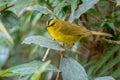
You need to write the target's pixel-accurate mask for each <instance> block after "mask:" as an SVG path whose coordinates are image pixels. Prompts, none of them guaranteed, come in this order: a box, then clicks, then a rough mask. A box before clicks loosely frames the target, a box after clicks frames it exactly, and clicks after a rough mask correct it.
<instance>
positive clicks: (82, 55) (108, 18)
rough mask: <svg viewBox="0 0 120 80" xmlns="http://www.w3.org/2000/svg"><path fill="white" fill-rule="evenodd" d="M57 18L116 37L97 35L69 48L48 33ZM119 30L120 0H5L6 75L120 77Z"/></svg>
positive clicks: (2, 62)
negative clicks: (45, 59)
mask: <svg viewBox="0 0 120 80" xmlns="http://www.w3.org/2000/svg"><path fill="white" fill-rule="evenodd" d="M51 18H58V19H62V20H66V21H69V22H73V23H75V24H77V25H80V24H82V25H84V26H85V27H86V28H88V29H90V30H95V31H100V32H106V33H110V34H112V35H113V37H112V38H107V37H100V36H91V37H89V38H85V39H82V40H81V41H79V43H76V44H75V45H74V46H73V47H72V48H69V46H65V49H64V47H63V45H61V44H59V43H58V42H56V41H54V40H52V39H51V37H50V35H49V34H48V32H47V29H46V28H47V27H46V26H45V24H46V21H47V20H49V19H51ZM119 29H120V1H119V0H24V1H23V0H0V80H55V79H56V80H57V79H58V78H59V80H119V79H120V68H119V67H120V42H119V40H120V30H119ZM58 36H59V35H58ZM23 43H24V44H23ZM31 43H32V44H31ZM47 48H49V49H50V50H49V52H48V53H49V55H48V57H47V60H48V61H45V62H43V61H42V57H43V55H44V53H47V52H46V50H48V49H47ZM64 50H66V51H64ZM62 54H64V56H62Z"/></svg>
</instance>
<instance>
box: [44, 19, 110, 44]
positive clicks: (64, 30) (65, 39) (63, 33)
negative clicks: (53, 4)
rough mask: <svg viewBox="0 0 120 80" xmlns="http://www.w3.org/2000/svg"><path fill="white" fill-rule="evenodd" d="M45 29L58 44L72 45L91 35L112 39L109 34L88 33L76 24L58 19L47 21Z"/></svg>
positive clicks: (88, 31)
mask: <svg viewBox="0 0 120 80" xmlns="http://www.w3.org/2000/svg"><path fill="white" fill-rule="evenodd" d="M46 25H47V29H48V32H49V33H50V35H51V36H52V37H53V38H54V39H55V40H56V41H58V42H62V43H64V44H70V45H73V44H74V43H75V42H77V41H79V40H80V39H81V38H84V37H89V36H91V35H101V36H108V37H112V35H111V34H108V33H103V32H96V31H90V30H88V29H86V28H85V27H84V26H78V25H76V24H73V23H70V22H67V21H62V20H58V19H51V20H49V21H47V24H46Z"/></svg>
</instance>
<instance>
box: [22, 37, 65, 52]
mask: <svg viewBox="0 0 120 80" xmlns="http://www.w3.org/2000/svg"><path fill="white" fill-rule="evenodd" d="M22 43H25V44H31V43H34V44H37V45H40V46H41V47H46V48H50V49H54V50H64V49H63V48H62V47H61V45H59V44H58V43H57V42H56V41H53V40H51V39H49V38H46V37H43V36H29V37H27V38H25V39H24V41H23V42H22Z"/></svg>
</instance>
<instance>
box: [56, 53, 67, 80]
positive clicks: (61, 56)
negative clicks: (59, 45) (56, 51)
mask: <svg viewBox="0 0 120 80" xmlns="http://www.w3.org/2000/svg"><path fill="white" fill-rule="evenodd" d="M64 52H65V51H60V64H59V69H60V65H61V63H62V59H63V56H64ZM59 76H60V72H58V73H57V76H56V79H55V80H59Z"/></svg>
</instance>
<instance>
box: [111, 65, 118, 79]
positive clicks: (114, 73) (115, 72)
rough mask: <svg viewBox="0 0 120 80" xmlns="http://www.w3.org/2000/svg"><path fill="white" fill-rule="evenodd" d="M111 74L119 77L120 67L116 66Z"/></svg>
mask: <svg viewBox="0 0 120 80" xmlns="http://www.w3.org/2000/svg"><path fill="white" fill-rule="evenodd" d="M111 76H113V77H114V78H118V77H120V67H118V68H117V69H116V70H115V71H114V72H113V73H112V74H111Z"/></svg>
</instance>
